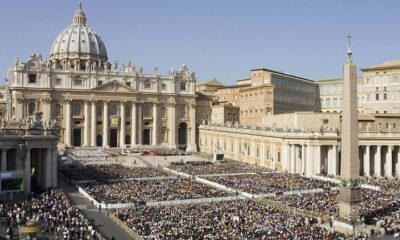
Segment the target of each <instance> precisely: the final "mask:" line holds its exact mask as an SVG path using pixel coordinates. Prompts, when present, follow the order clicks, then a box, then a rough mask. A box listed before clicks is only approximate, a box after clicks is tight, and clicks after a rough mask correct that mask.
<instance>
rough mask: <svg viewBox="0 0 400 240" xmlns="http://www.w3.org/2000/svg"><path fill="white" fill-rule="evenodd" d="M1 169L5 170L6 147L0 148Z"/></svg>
mask: <svg viewBox="0 0 400 240" xmlns="http://www.w3.org/2000/svg"><path fill="white" fill-rule="evenodd" d="M1 171H2V172H5V171H7V149H6V148H2V149H1Z"/></svg>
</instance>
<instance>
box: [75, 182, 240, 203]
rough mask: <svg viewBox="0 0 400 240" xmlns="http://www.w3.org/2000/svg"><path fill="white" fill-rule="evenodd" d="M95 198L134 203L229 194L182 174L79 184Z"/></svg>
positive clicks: (106, 201) (99, 200)
mask: <svg viewBox="0 0 400 240" xmlns="http://www.w3.org/2000/svg"><path fill="white" fill-rule="evenodd" d="M81 187H82V188H83V190H85V191H86V192H87V193H88V194H89V195H90V196H92V197H93V198H94V199H95V200H96V201H97V202H104V203H107V204H114V203H134V202H136V201H138V200H142V201H146V202H158V201H169V200H182V199H198V198H211V197H226V196H230V195H232V194H230V193H228V192H224V191H221V190H217V189H214V188H212V187H209V186H207V185H205V184H202V183H199V182H196V181H192V180H190V179H184V178H168V179H162V180H134V181H126V182H117V183H107V184H82V186H81Z"/></svg>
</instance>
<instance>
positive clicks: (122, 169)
mask: <svg viewBox="0 0 400 240" xmlns="http://www.w3.org/2000/svg"><path fill="white" fill-rule="evenodd" d="M60 172H61V173H62V174H63V175H64V176H65V177H67V178H71V180H75V181H80V180H97V181H107V180H110V179H124V178H151V177H163V176H168V174H167V173H165V172H163V171H161V170H159V169H156V168H150V167H126V166H123V165H120V164H93V165H85V166H83V167H79V168H64V169H61V170H60Z"/></svg>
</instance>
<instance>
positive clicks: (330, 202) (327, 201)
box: [270, 189, 400, 232]
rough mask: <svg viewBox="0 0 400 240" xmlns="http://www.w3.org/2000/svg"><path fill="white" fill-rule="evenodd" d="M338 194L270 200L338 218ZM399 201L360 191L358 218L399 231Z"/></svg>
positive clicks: (393, 196)
mask: <svg viewBox="0 0 400 240" xmlns="http://www.w3.org/2000/svg"><path fill="white" fill-rule="evenodd" d="M338 195H339V192H338V191H332V192H324V193H315V194H303V195H297V194H296V195H289V196H277V197H273V198H270V199H272V200H274V201H277V202H281V203H283V204H286V205H288V206H290V207H296V208H300V209H305V210H309V211H314V212H319V213H324V214H328V215H333V216H338V214H339V209H338V205H337V203H338V202H337V198H338ZM399 212H400V199H399V198H398V197H397V196H396V195H393V194H392V195H389V194H386V193H383V192H380V191H374V190H369V189H362V190H361V203H360V216H361V217H362V218H363V219H364V220H365V221H366V222H375V221H377V222H379V225H380V226H382V227H387V228H390V229H391V231H396V232H398V231H400V213H399Z"/></svg>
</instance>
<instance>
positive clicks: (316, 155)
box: [314, 145, 321, 174]
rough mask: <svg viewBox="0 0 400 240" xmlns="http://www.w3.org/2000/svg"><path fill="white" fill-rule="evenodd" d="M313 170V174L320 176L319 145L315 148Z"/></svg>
mask: <svg viewBox="0 0 400 240" xmlns="http://www.w3.org/2000/svg"><path fill="white" fill-rule="evenodd" d="M314 150H315V161H316V162H315V170H314V174H321V145H316V146H315V149H314Z"/></svg>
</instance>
